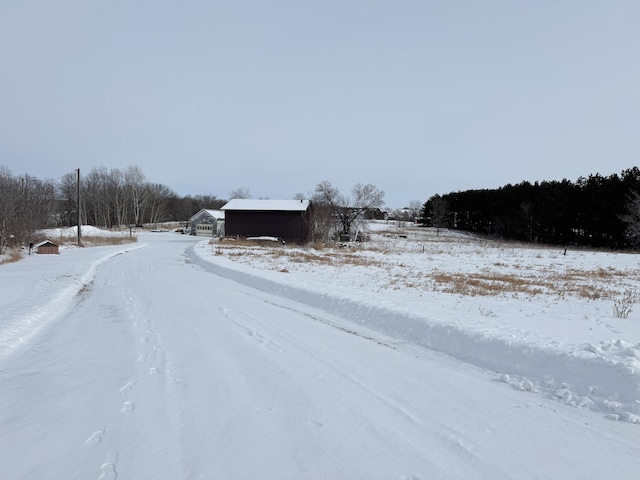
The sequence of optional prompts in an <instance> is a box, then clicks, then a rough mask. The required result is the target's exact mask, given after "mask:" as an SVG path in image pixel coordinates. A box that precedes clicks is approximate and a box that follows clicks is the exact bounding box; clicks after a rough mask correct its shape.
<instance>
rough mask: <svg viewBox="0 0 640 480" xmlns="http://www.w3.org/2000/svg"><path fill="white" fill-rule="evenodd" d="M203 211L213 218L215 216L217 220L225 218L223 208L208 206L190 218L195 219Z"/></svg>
mask: <svg viewBox="0 0 640 480" xmlns="http://www.w3.org/2000/svg"><path fill="white" fill-rule="evenodd" d="M202 212H205V213H206V214H207V215H209V216H210V217H212V218H215V219H216V220H224V212H223V211H222V210H211V209H208V208H203V209H202V210H200V211H198V213H196V214H195V215H192V216H191V218H190V219H189V220H193V219H194V218H195V217H197V216H198V215H200V214H201V213H202Z"/></svg>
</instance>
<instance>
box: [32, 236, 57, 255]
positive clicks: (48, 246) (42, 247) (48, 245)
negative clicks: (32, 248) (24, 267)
mask: <svg viewBox="0 0 640 480" xmlns="http://www.w3.org/2000/svg"><path fill="white" fill-rule="evenodd" d="M36 252H37V253H38V254H56V255H57V254H59V253H60V251H59V249H58V245H56V244H55V243H53V242H52V241H51V240H45V241H44V242H40V243H39V244H37V245H36Z"/></svg>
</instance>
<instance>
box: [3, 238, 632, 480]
mask: <svg viewBox="0 0 640 480" xmlns="http://www.w3.org/2000/svg"><path fill="white" fill-rule="evenodd" d="M195 241H197V240H196V239H193V238H191V237H186V236H176V235H172V234H156V235H144V237H143V238H141V242H140V245H136V246H135V247H130V248H125V247H122V246H121V247H109V248H107V249H105V250H104V251H102V252H101V253H100V257H99V258H93V257H92V258H89V257H86V258H85V259H82V258H80V255H85V256H86V255H88V254H87V253H86V251H87V250H88V249H86V250H73V251H67V252H66V253H65V254H66V255H67V256H68V257H71V256H73V255H77V256H78V261H77V262H76V263H75V265H76V271H75V272H69V271H66V272H64V271H60V273H59V274H58V275H59V278H57V277H56V278H57V281H58V282H62V283H64V282H65V281H68V279H69V278H71V279H73V278H82V275H83V271H84V270H86V271H89V270H90V267H92V266H93V267H94V269H95V272H94V273H93V274H92V275H91V276H90V277H89V278H88V279H87V280H86V281H85V283H86V286H84V287H83V288H81V289H80V291H79V292H77V294H74V295H73V296H70V297H69V298H67V299H65V301H64V306H60V305H59V303H60V301H59V300H58V303H56V298H58V299H59V298H62V296H61V295H62V294H60V295H59V296H58V297H51V298H49V299H47V298H46V295H41V296H40V297H38V298H35V297H34V298H33V299H32V300H33V302H35V303H34V305H35V304H37V303H38V302H44V301H45V300H47V303H46V304H42V305H41V306H40V310H42V311H45V312H47V311H49V312H51V313H52V315H53V316H52V318H48V319H46V318H45V319H42V318H40V317H38V316H37V315H36V316H35V317H34V318H37V320H33V319H32V320H29V321H28V322H26V321H22V322H21V320H20V316H19V315H18V314H17V313H16V311H17V310H18V309H19V308H23V309H24V310H25V313H26V314H28V315H27V316H28V317H29V315H31V317H29V318H32V317H33V315H34V314H33V312H34V311H37V310H38V309H37V308H35V306H34V305H30V306H28V305H26V304H24V303H20V302H21V301H20V300H18V299H16V300H7V299H6V298H5V299H4V300H3V303H2V306H3V308H4V311H5V312H13V313H11V317H10V318H9V316H8V314H7V316H6V317H5V319H3V320H2V322H3V323H1V324H0V327H1V328H3V329H4V330H0V334H2V335H4V336H2V335H0V340H3V341H4V342H5V343H6V342H7V341H8V339H12V340H14V341H15V343H18V344H19V346H17V347H15V346H12V347H11V348H8V347H7V346H6V345H5V347H7V348H5V350H4V351H3V352H0V382H1V383H0V385H1V390H0V465H1V467H0V478H2V479H5V478H6V479H63V478H64V479H76V478H77V479H92V478H95V479H102V480H107V479H115V478H118V479H134V480H135V479H150V478H158V479H168V480H169V479H225V480H230V479H261V480H263V479H274V480H276V479H278V480H280V479H343V478H344V479H398V480H401V479H402V480H408V479H414V480H417V479H423V480H425V479H508V478H511V479H567V478H581V479H591V478H593V479H596V478H597V479H601V478H635V476H636V475H637V474H638V471H639V470H638V469H639V466H640V461H639V460H638V459H639V456H638V453H639V449H640V433H639V431H638V426H637V425H633V424H630V423H624V422H613V421H610V420H607V419H605V418H603V417H602V416H601V415H598V414H597V413H594V412H592V411H589V410H582V409H578V408H573V407H569V406H566V405H563V404H560V403H558V402H555V401H553V400H552V399H548V398H545V397H543V396H540V395H536V394H533V393H530V392H522V391H517V390H515V389H513V388H512V387H511V386H510V385H508V384H506V383H504V382H503V381H501V380H500V378H499V375H497V374H496V373H494V372H489V371H486V370H482V369H479V368H477V367H475V366H472V365H469V364H465V363H461V362H460V361H458V360H455V359H453V358H451V357H448V356H446V355H443V354H440V353H437V352H433V351H430V350H427V349H425V348H422V347H419V346H417V345H414V344H411V343H410V342H406V341H401V340H399V339H397V338H392V337H390V336H386V335H384V334H382V333H378V332H375V331H372V330H368V329H366V328H365V327H363V326H361V325H358V324H355V323H351V322H349V319H344V318H338V317H336V316H333V315H331V314H329V313H327V312H325V311H323V310H320V309H317V308H315V307H310V306H308V305H305V304H303V303H300V302H296V301H294V300H291V299H287V298H284V297H279V296H275V295H271V294H269V293H265V292H263V291H260V290H257V289H254V288H252V287H249V286H246V285H243V284H241V283H237V282H234V281H232V280H229V279H228V278H224V277H222V276H219V275H216V274H214V273H212V272H211V271H210V270H209V269H207V268H205V266H203V265H204V264H203V263H202V262H203V261H202V260H201V261H196V258H195V257H194V256H193V255H190V253H189V252H190V248H191V247H192V246H193V245H194V243H195ZM116 252H123V253H122V254H119V255H114V253H116ZM61 257H62V256H61ZM83 258H84V257H83ZM37 260H38V261H40V260H42V261H49V262H55V261H56V259H37ZM35 261H36V259H32V258H28V259H26V260H25V262H26V263H25V265H28V263H29V262H32V263H33V262H35ZM83 262H84V263H83ZM20 263H22V262H20ZM69 264H70V263H69ZM83 265H84V267H86V268H84V267H82V266H83ZM2 268H3V269H4V270H3V271H0V275H7V274H10V273H11V272H12V269H14V270H16V271H17V269H19V268H23V267H19V266H15V267H14V266H12V265H7V266H4V267H2ZM83 268H84V270H83ZM52 271H53V269H52ZM7 272H8V273H7ZM49 281H50V282H51V281H52V279H51V278H50V279H49ZM71 284H73V282H71ZM38 288H40V287H36V291H38V292H40V293H41V294H42V291H40V290H38ZM61 291H62V289H61ZM42 298H44V299H45V300H42ZM52 305H58V306H57V307H56V308H53V307H52ZM36 306H38V305H36ZM10 325H13V326H14V328H13V330H11V329H10V328H9V326H10ZM29 329H31V330H33V331H35V332H36V333H33V334H32V333H30V332H29ZM18 340H19V341H18Z"/></svg>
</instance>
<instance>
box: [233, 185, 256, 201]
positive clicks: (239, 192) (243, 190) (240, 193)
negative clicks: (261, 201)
mask: <svg viewBox="0 0 640 480" xmlns="http://www.w3.org/2000/svg"><path fill="white" fill-rule="evenodd" d="M234 198H251V193H249V189H248V188H247V187H239V188H236V189H235V190H233V191H231V192H229V200H233V199H234Z"/></svg>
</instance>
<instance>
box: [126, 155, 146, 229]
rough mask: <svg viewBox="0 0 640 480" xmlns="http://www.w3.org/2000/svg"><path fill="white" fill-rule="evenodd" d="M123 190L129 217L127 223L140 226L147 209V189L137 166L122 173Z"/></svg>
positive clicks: (143, 177) (142, 174) (140, 170)
mask: <svg viewBox="0 0 640 480" xmlns="http://www.w3.org/2000/svg"><path fill="white" fill-rule="evenodd" d="M124 188H125V191H126V198H127V203H128V204H129V212H130V217H129V218H128V219H127V220H128V221H127V223H131V222H133V224H134V225H140V224H142V215H143V212H144V210H145V209H146V207H147V201H148V199H149V189H148V188H147V186H146V180H145V176H144V173H142V169H140V167H138V166H131V167H128V168H127V169H126V170H125V172H124Z"/></svg>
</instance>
